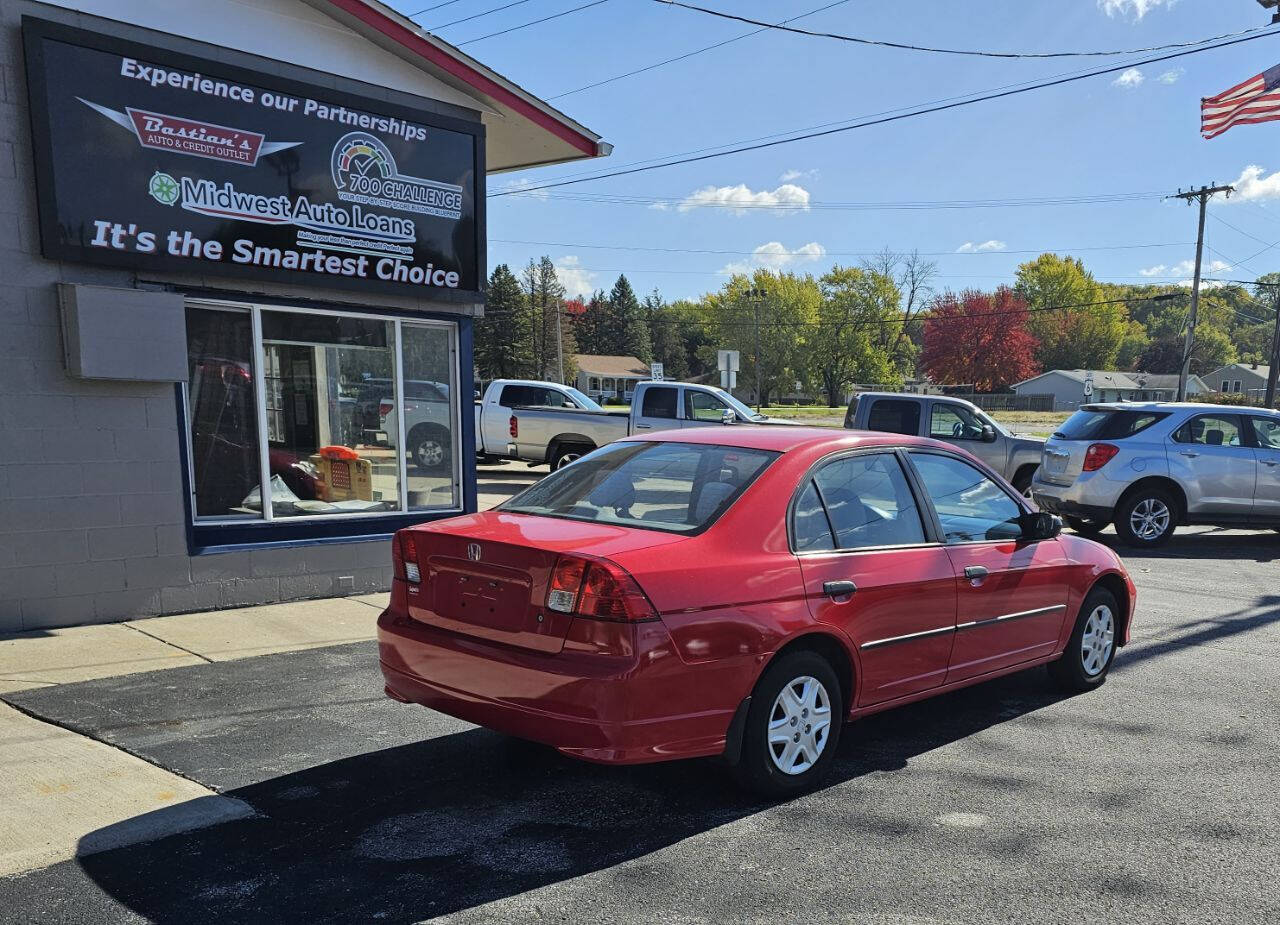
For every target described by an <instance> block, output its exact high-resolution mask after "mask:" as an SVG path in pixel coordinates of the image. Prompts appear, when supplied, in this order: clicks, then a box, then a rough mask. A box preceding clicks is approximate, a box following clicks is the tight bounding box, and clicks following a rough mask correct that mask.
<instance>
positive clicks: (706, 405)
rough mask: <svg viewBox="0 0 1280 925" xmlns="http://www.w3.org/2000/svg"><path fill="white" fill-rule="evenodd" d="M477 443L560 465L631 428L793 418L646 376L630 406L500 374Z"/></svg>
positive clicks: (493, 452)
mask: <svg viewBox="0 0 1280 925" xmlns="http://www.w3.org/2000/svg"><path fill="white" fill-rule="evenodd" d="M476 414H477V419H476V434H477V443H478V444H479V446H478V447H477V450H478V451H479V452H480V453H481V454H483V455H486V456H503V457H506V458H508V459H523V460H524V461H526V462H528V463H529V464H530V465H539V464H541V463H549V464H550V465H551V468H553V469H559V468H560V467H561V466H567V465H568V464H569V463H571V462H573V461H574V460H575V459H578V458H579V457H580V456H584V455H586V454H587V453H590V452H591V451H592V450H594V449H597V448H599V447H602V446H604V445H605V444H606V443H612V442H613V441H614V440H619V439H621V438H623V437H626V436H628V435H630V434H643V433H646V432H648V431H654V432H657V431H660V430H678V429H680V428H684V427H706V426H709V425H715V426H720V425H723V424H793V423H795V422H794V421H787V420H783V419H781V418H768V417H765V416H764V415H762V414H756V413H755V412H754V411H752V410H751V409H750V408H748V407H747V406H746V405H744V404H743V403H742V402H740V401H738V400H737V399H736V398H734V397H733V396H732V395H730V394H729V393H728V392H726V391H724V390H723V389H717V388H715V387H714V386H709V385H696V384H694V383H689V382H641V383H638V384H637V385H636V388H635V394H634V396H633V398H632V401H631V410H630V411H607V410H605V409H604V408H601V407H600V406H599V405H597V404H596V403H595V402H593V401H592V400H591V399H590V398H588V397H587V396H585V395H583V394H582V393H581V392H579V391H578V390H577V389H574V388H572V387H570V386H563V385H556V384H555V383H552V382H523V381H521V382H516V381H513V380H497V381H495V382H493V383H491V384H490V385H489V387H488V389H486V390H485V394H484V398H483V399H482V400H481V401H479V402H478V403H477V405H476Z"/></svg>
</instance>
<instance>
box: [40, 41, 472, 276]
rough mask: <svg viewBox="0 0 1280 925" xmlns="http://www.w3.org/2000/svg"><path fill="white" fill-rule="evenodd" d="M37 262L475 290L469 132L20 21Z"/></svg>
mask: <svg viewBox="0 0 1280 925" xmlns="http://www.w3.org/2000/svg"><path fill="white" fill-rule="evenodd" d="M24 38H25V42H26V45H27V68H28V76H29V83H30V87H31V96H32V100H31V104H32V112H33V125H34V129H35V140H36V153H37V183H38V187H39V190H38V192H39V199H40V218H41V244H42V250H43V251H44V253H45V255H46V256H48V257H51V258H55V259H62V260H75V261H82V262H86V263H102V264H108V265H112V266H124V267H130V268H133V269H135V270H137V271H146V270H147V269H155V270H166V271H176V272H183V271H186V272H196V273H200V274H202V275H214V274H229V275H239V276H245V277H252V278H258V279H271V280H274V281H278V282H293V283H310V284H313V285H325V286H329V285H336V286H341V287H347V288H350V287H358V288H361V289H366V290H371V291H379V292H395V293H401V294H412V293H413V292H415V291H416V292H418V293H420V294H422V295H425V296H428V297H435V296H440V295H444V294H445V293H447V292H451V291H452V292H458V293H462V294H467V293H477V292H478V290H479V288H480V285H481V280H480V278H479V277H480V272H481V271H480V262H481V261H480V257H481V254H482V247H483V242H481V241H480V239H479V234H480V229H481V228H482V227H483V225H482V222H481V220H480V215H479V214H478V213H479V211H480V210H481V209H482V208H483V177H484V170H483V165H482V158H483V128H482V126H480V125H479V124H478V123H473V122H468V121H464V120H460V119H454V118H450V117H447V116H440V115H437V114H434V113H429V112H420V111H417V110H410V109H405V108H402V107H398V106H394V105H392V104H389V103H385V102H382V101H374V100H367V99H360V98H355V97H350V96H346V95H344V94H340V93H338V92H336V91H332V90H328V89H325V88H320V87H311V86H306V85H302V84H297V83H294V82H291V81H286V80H283V79H280V78H275V77H272V76H268V75H265V74H260V73H256V72H247V71H243V70H241V69H239V68H234V67H231V66H228V65H222V64H218V63H214V62H210V61H206V60H202V59H196V58H190V57H187V56H183V55H177V54H176V53H172V52H169V51H166V50H162V49H147V48H142V47H140V46H136V45H133V44H131V43H127V42H122V41H119V40H116V39H114V38H111V37H108V36H101V35H97V34H95V33H88V32H84V31H82V30H78V29H71V28H69V27H65V26H61V25H55V24H52V23H45V22H42V21H39V20H27V21H26V22H25V23H24Z"/></svg>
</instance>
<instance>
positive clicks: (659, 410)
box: [640, 387, 677, 418]
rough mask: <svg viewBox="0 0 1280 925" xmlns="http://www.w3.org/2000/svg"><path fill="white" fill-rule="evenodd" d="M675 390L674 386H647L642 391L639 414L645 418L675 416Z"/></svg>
mask: <svg viewBox="0 0 1280 925" xmlns="http://www.w3.org/2000/svg"><path fill="white" fill-rule="evenodd" d="M676 397H677V396H676V390H675V389H674V388H662V387H658V388H648V389H645V392H644V403H643V404H642V405H641V407H640V414H641V416H642V417H646V418H675V416H676Z"/></svg>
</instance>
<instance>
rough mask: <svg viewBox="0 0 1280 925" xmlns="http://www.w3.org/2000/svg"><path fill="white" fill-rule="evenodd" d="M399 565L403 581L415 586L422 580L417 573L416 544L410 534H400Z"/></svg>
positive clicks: (420, 575)
mask: <svg viewBox="0 0 1280 925" xmlns="http://www.w3.org/2000/svg"><path fill="white" fill-rule="evenodd" d="M400 564H401V566H402V568H403V570H404V574H403V577H404V580H405V581H410V582H413V583H414V584H415V585H416V584H417V583H418V582H420V581H421V580H422V573H421V572H419V571H418V544H417V543H416V542H415V541H414V539H413V534H412V533H401V534H400Z"/></svg>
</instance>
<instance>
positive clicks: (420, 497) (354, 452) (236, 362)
mask: <svg viewBox="0 0 1280 925" xmlns="http://www.w3.org/2000/svg"><path fill="white" fill-rule="evenodd" d="M255 322H256V327H257V329H258V334H257V335H256V339H257V344H258V346H257V349H256V350H255V346H254V345H255V333H254V330H255ZM455 330H456V328H455V326H454V325H451V324H444V323H419V322H409V321H399V320H395V319H387V318H374V317H369V316H363V315H344V314H338V313H333V312H313V311H300V310H290V309H283V308H277V307H274V306H246V307H245V308H239V309H237V308H228V309H223V308H221V307H205V306H193V307H191V308H189V309H188V341H189V353H190V357H191V383H190V388H189V407H188V415H189V419H190V422H191V450H192V460H193V464H192V482H193V485H192V489H193V495H194V498H195V513H196V517H197V518H198V519H210V518H214V519H224V518H252V519H265V520H284V519H296V518H303V517H329V516H333V515H339V514H343V515H348V516H351V515H380V514H388V513H402V512H407V511H423V510H450V509H457V508H460V507H461V503H462V499H461V491H460V476H459V458H460V452H459V450H460V447H459V446H458V445H457V444H458V440H457V439H456V437H457V434H458V427H459V422H458V420H457V414H458V411H457V408H456V407H455V391H456V389H455V383H454V378H455V376H454V367H455V366H456V357H455V351H454V334H455ZM255 383H257V384H256V386H255ZM402 394H403V395H404V401H403V402H401V401H400V397H401V395H402ZM402 404H403V408H402V407H401V405H402ZM467 409H468V410H470V402H468V403H467ZM402 435H403V437H404V439H403V448H404V449H403V452H402V451H401V446H402ZM262 481H266V482H267V483H268V484H269V486H270V488H269V489H268V496H267V498H266V500H265V503H264V499H263V493H262V490H261V488H260V483H261V482H262Z"/></svg>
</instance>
